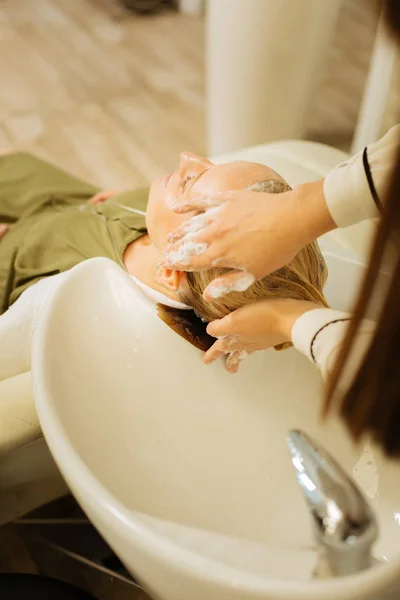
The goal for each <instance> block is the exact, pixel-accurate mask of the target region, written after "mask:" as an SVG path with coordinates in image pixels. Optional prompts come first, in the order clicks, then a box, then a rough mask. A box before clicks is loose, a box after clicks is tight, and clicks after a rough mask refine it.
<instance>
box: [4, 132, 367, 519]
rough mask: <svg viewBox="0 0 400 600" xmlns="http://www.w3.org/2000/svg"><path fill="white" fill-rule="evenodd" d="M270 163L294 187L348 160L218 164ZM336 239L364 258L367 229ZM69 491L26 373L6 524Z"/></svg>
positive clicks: (270, 148)
mask: <svg viewBox="0 0 400 600" xmlns="http://www.w3.org/2000/svg"><path fill="white" fill-rule="evenodd" d="M236 159H244V160H250V161H256V162H264V163H265V164H268V165H269V166H270V167H272V168H274V169H275V170H276V171H278V172H279V173H281V174H282V175H283V176H284V177H285V178H286V179H287V181H288V182H289V183H290V184H291V185H295V184H298V183H302V182H305V181H311V180H314V179H316V178H318V177H322V176H324V175H325V174H326V173H327V172H328V171H329V170H330V169H331V168H333V167H334V166H335V165H336V164H338V163H340V162H341V161H342V160H343V159H345V155H344V154H343V153H342V152H340V151H338V150H336V149H333V148H329V147H327V146H323V145H321V144H315V143H309V142H296V141H294V142H290V141H285V142H277V143H273V144H270V145H262V146H257V147H253V148H249V149H245V150H241V151H238V152H235V153H232V154H229V155H226V156H223V157H219V158H217V159H216V160H217V161H220V162H225V161H227V160H236ZM368 227H370V226H363V227H361V228H360V227H358V228H357V227H356V228H352V229H355V230H354V231H350V232H340V233H339V234H336V237H337V240H338V242H339V243H340V245H342V246H343V247H345V246H353V247H354V246H355V247H356V249H357V250H358V251H359V252H360V253H363V252H364V250H365V246H366V240H368V239H369V237H370V236H369V233H368V232H366V229H365V228H368ZM66 492H67V488H66V486H65V484H64V482H63V480H62V478H61V477H60V475H59V474H58V471H57V468H56V467H55V464H54V461H53V459H52V458H51V455H50V453H49V452H48V450H47V446H46V443H45V441H44V439H43V436H42V433H41V429H40V425H39V422H38V418H37V415H36V411H35V408H34V404H33V395H32V386H31V378H30V374H29V373H25V374H22V375H19V376H17V377H14V378H12V379H9V380H6V381H3V382H0V524H1V523H5V522H7V521H10V520H12V519H14V518H16V517H18V516H20V515H22V514H24V513H26V512H28V511H30V510H32V509H34V508H36V507H37V506H40V505H41V504H43V503H45V502H48V501H50V500H52V499H54V498H57V497H59V496H60V495H62V494H65V493H66Z"/></svg>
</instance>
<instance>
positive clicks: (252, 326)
mask: <svg viewBox="0 0 400 600" xmlns="http://www.w3.org/2000/svg"><path fill="white" fill-rule="evenodd" d="M315 308H320V307H319V306H318V305H317V304H314V303H312V302H305V301H303V300H292V299H289V298H274V299H271V300H260V301H259V302H254V303H253V304H248V305H247V306H244V307H243V308H239V309H238V310H236V311H234V312H232V313H230V314H229V315H227V316H226V317H224V318H223V319H219V320H217V321H213V322H212V323H210V324H209V325H208V327H207V333H209V334H210V335H212V336H213V337H217V338H220V339H219V340H218V341H217V342H215V343H214V344H213V346H211V348H210V349H209V350H208V351H207V352H206V354H205V356H204V362H205V363H206V364H210V363H212V362H214V361H215V360H217V359H218V358H220V356H226V368H227V369H228V371H230V372H231V373H236V372H237V370H238V368H239V364H240V362H241V361H242V360H243V359H244V358H246V356H248V355H249V354H252V353H253V352H256V350H266V349H267V348H271V347H273V346H277V345H278V344H282V343H284V342H290V341H291V340H292V329H293V326H294V324H295V322H296V321H297V319H298V318H299V317H300V316H301V315H303V314H304V313H305V312H308V311H309V310H314V309H315Z"/></svg>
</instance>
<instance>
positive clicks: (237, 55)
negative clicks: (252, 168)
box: [206, 0, 342, 155]
mask: <svg viewBox="0 0 400 600" xmlns="http://www.w3.org/2000/svg"><path fill="white" fill-rule="evenodd" d="M341 2H342V0H208V3H207V11H206V12H207V59H206V60H207V65H206V69H207V74H206V78H207V82H206V83H207V113H208V114H207V119H208V122H207V127H208V153H209V154H210V155H218V154H221V153H224V152H229V151H231V150H236V149H238V148H243V147H246V146H252V145H254V144H259V143H264V142H269V141H272V140H278V139H284V138H286V139H287V138H301V137H302V136H303V134H304V117H305V114H306V110H307V107H308V104H309V100H310V95H311V94H312V92H313V90H314V86H315V82H316V80H317V77H316V75H318V74H319V73H320V70H321V66H322V62H323V59H324V57H325V56H326V52H327V49H328V47H329V44H330V42H331V38H332V33H333V30H334V26H335V24H336V18H337V15H338V12H339V8H340V5H341Z"/></svg>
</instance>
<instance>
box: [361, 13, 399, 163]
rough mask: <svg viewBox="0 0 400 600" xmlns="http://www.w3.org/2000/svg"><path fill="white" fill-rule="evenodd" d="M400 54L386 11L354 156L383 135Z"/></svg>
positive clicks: (381, 19)
mask: <svg viewBox="0 0 400 600" xmlns="http://www.w3.org/2000/svg"><path fill="white" fill-rule="evenodd" d="M398 54H399V49H398V44H397V42H396V40H395V39H394V36H393V35H391V34H390V33H389V31H388V27H387V24H386V18H385V14H384V11H382V14H381V18H380V21H379V26H378V31H377V34H376V38H375V45H374V50H373V53H372V57H371V63H370V68H369V73H368V78H367V82H366V85H365V91H364V96H363V100H362V103H361V108H360V113H359V116H358V122H357V127H356V131H355V134H354V138H353V144H352V147H351V153H352V154H356V153H357V152H358V151H359V150H362V149H363V148H365V146H368V144H371V143H372V142H375V141H376V140H377V139H378V138H379V137H380V136H381V134H382V133H383V132H382V122H383V117H384V114H385V109H386V106H387V101H388V97H389V93H390V88H391V85H392V82H393V76H394V73H395V69H396V61H397V57H398Z"/></svg>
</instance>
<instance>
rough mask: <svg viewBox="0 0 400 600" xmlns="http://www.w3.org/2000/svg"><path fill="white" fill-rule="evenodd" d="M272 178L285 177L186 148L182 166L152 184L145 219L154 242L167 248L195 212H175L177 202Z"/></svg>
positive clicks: (252, 165) (258, 165)
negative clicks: (172, 235) (217, 160)
mask: <svg viewBox="0 0 400 600" xmlns="http://www.w3.org/2000/svg"><path fill="white" fill-rule="evenodd" d="M269 178H270V179H279V180H281V181H284V180H283V179H282V178H281V177H280V176H279V175H278V174H277V173H275V171H273V170H272V169H270V168H269V167H266V166H265V165H261V164H258V163H250V162H245V161H240V162H231V163H226V164H222V165H215V164H214V163H212V162H210V161H209V160H207V159H206V158H200V157H199V156H195V155H194V154H191V153H190V152H183V153H182V154H181V157H180V164H179V169H178V170H177V171H175V173H172V175H168V176H166V177H163V178H161V179H157V180H156V181H155V182H154V183H153V185H152V186H151V188H150V194H149V202H148V205H147V212H146V223H147V229H148V232H149V235H150V238H151V240H152V242H153V244H154V245H155V246H156V247H157V248H158V249H159V250H160V251H161V252H162V251H164V248H165V246H166V237H167V235H168V234H169V233H170V232H171V231H173V230H174V229H176V227H178V226H179V225H180V224H181V223H183V222H184V221H186V220H188V219H189V218H190V217H191V216H192V215H191V214H186V215H179V214H176V213H174V212H173V211H172V207H173V206H174V204H176V203H179V202H182V201H184V200H189V199H190V198H191V197H193V196H194V195H196V196H209V195H213V194H215V193H218V192H225V191H229V190H239V189H243V188H246V187H249V186H251V185H253V184H254V183H256V182H257V181H263V180H264V179H269Z"/></svg>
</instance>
